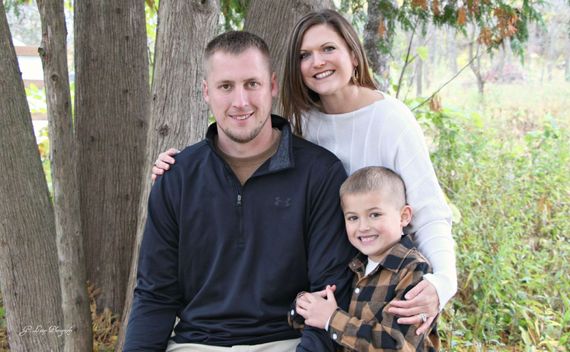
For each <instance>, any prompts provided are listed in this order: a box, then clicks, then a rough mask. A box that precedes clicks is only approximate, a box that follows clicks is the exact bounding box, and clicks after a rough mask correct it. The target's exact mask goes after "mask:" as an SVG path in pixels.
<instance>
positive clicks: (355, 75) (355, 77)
mask: <svg viewBox="0 0 570 352" xmlns="http://www.w3.org/2000/svg"><path fill="white" fill-rule="evenodd" d="M351 79H352V83H353V84H354V85H358V67H355V68H354V72H353V73H352V77H351Z"/></svg>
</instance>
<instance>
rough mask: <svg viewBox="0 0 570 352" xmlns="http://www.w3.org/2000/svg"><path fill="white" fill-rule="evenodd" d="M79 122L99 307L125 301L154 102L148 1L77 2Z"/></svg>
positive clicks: (88, 245) (86, 230) (88, 241)
mask: <svg viewBox="0 0 570 352" xmlns="http://www.w3.org/2000/svg"><path fill="white" fill-rule="evenodd" d="M74 10H75V15H74V18H75V20H74V24H75V75H76V76H75V77H76V81H75V87H76V88H75V113H76V114H75V121H76V123H77V136H78V142H79V160H78V166H79V170H78V173H79V186H80V189H81V193H80V209H81V224H82V234H83V240H84V241H83V243H84V246H85V261H86V265H87V278H88V280H89V281H90V282H91V283H92V284H93V285H95V287H97V288H98V289H100V292H101V295H100V296H99V297H98V300H97V306H98V308H99V309H102V308H105V307H108V308H110V309H111V310H112V311H113V312H115V313H120V312H121V311H122V308H123V304H124V300H125V292H126V288H127V282H128V278H129V266H130V263H131V258H132V253H133V244H134V239H135V235H136V223H137V213H136V211H135V209H137V207H138V204H139V199H140V193H141V183H140V182H141V176H140V175H141V171H142V166H143V157H144V146H145V142H146V130H147V116H148V107H149V104H150V100H149V85H148V57H147V43H146V26H145V15H144V2H142V1H137V0H127V1H111V0H82V1H76V2H75V8H74Z"/></svg>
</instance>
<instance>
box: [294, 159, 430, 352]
mask: <svg viewBox="0 0 570 352" xmlns="http://www.w3.org/2000/svg"><path fill="white" fill-rule="evenodd" d="M340 200H341V206H342V210H343V213H344V219H345V224H346V232H347V235H348V239H349V240H350V242H351V243H352V245H353V246H354V247H356V248H357V249H358V250H359V251H360V252H361V253H360V254H359V255H358V256H357V257H356V258H354V259H353V260H352V261H351V262H350V264H349V267H350V269H351V270H352V271H354V273H355V278H354V281H353V293H352V298H351V303H350V308H349V310H348V312H345V311H343V310H342V309H340V308H338V306H337V304H336V300H335V297H334V292H333V290H334V286H327V287H326V289H325V290H324V291H321V292H315V293H304V292H302V293H300V294H299V295H298V296H297V300H296V303H295V310H294V311H291V312H290V316H289V319H290V322H291V324H292V325H293V326H294V327H299V325H298V324H297V323H299V322H300V321H299V320H300V318H301V317H303V318H304V319H305V321H304V323H305V324H306V325H310V326H313V327H317V328H321V329H326V330H327V331H328V332H329V334H330V336H331V338H332V339H333V340H334V341H336V342H337V343H338V344H340V345H342V346H343V347H344V350H345V351H352V350H356V351H385V350H390V351H392V350H398V351H435V350H436V349H437V347H438V345H439V339H438V337H437V332H436V329H435V321H434V327H433V328H432V329H431V332H430V334H429V336H426V335H417V334H416V326H414V325H411V326H410V325H400V324H398V323H397V317H395V316H394V315H392V314H390V313H388V311H387V309H386V308H387V307H388V305H389V304H390V302H391V301H392V300H398V299H404V298H403V297H404V295H405V294H406V292H408V291H409V290H411V289H412V288H413V287H414V286H415V285H416V284H417V283H419V282H420V281H421V280H422V277H423V275H424V274H426V273H428V272H431V267H430V265H429V263H428V262H427V260H426V259H425V258H424V256H422V255H421V254H420V253H419V252H418V251H417V250H416V249H415V248H414V245H413V243H412V240H411V239H410V237H409V236H406V235H404V233H403V228H404V227H405V226H406V225H408V224H409V223H410V221H411V218H412V208H411V207H410V206H409V205H407V204H406V193H405V189H404V182H403V181H402V179H401V178H400V176H398V175H397V174H396V173H394V172H393V171H391V170H389V169H386V168H383V167H376V166H372V167H366V168H363V169H360V170H358V171H356V172H355V173H354V174H352V175H351V176H350V177H349V178H348V179H347V180H346V181H345V182H344V183H343V184H342V186H341V188H340ZM420 316H421V318H422V320H424V321H425V319H426V318H427V317H426V316H425V314H420Z"/></svg>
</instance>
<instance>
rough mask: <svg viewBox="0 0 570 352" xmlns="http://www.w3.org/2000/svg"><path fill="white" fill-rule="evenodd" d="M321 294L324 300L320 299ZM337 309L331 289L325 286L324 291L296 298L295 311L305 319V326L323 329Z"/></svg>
mask: <svg viewBox="0 0 570 352" xmlns="http://www.w3.org/2000/svg"><path fill="white" fill-rule="evenodd" d="M322 294H324V295H325V296H326V299H325V298H323V297H321V295H322ZM337 307H338V305H337V304H336V299H335V298H334V292H333V289H332V287H331V286H328V285H327V287H326V288H325V290H324V291H319V292H315V293H305V294H303V295H302V296H301V297H298V298H297V303H296V306H295V310H296V311H297V313H299V314H300V315H301V316H303V318H305V324H307V325H310V326H313V327H316V328H320V329H324V328H325V326H326V324H327V322H328V321H329V319H330V317H331V316H332V315H333V313H334V312H335V311H336V309H337Z"/></svg>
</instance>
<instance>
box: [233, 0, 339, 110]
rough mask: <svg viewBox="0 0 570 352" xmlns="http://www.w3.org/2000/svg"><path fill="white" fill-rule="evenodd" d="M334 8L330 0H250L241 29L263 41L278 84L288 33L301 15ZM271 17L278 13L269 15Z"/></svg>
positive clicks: (277, 104)
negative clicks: (269, 55)
mask: <svg viewBox="0 0 570 352" xmlns="http://www.w3.org/2000/svg"><path fill="white" fill-rule="evenodd" d="M326 8H329V9H334V4H333V2H332V0H251V1H250V2H249V7H248V9H247V14H246V17H245V25H244V30H246V31H249V32H252V33H255V34H257V35H258V36H260V37H261V38H263V39H264V40H265V41H266V42H267V45H268V46H269V52H270V54H271V59H272V62H273V69H274V70H275V72H276V73H277V77H278V78H279V82H282V79H283V68H284V65H285V56H286V52H287V43H288V41H289V34H290V33H291V31H292V30H293V27H294V26H295V24H296V23H297V21H298V20H299V19H301V17H302V16H304V15H306V14H307V13H309V12H311V11H315V10H319V9H326ZM270 14H278V16H272V15H270ZM273 107H274V109H273V110H274V112H276V113H281V111H282V110H281V101H280V98H278V99H277V100H276V101H275V102H274V104H273Z"/></svg>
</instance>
